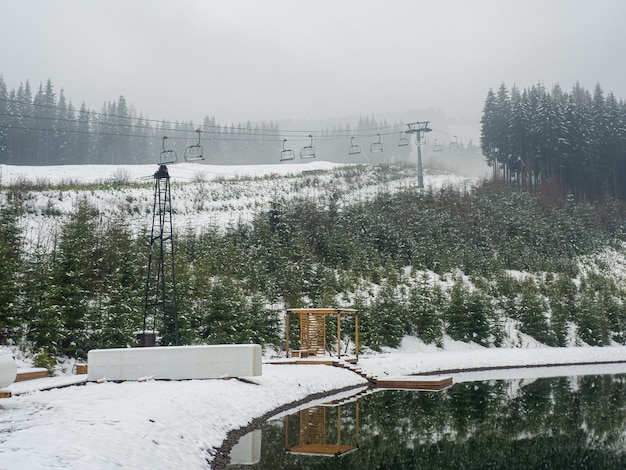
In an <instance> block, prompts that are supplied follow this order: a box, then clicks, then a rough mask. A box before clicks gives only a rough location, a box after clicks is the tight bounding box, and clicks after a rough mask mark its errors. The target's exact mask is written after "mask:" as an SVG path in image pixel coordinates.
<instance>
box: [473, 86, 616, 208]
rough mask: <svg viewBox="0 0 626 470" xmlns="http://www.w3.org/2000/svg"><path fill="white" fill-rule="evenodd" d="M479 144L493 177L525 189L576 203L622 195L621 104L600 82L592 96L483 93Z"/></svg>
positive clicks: (580, 92)
mask: <svg viewBox="0 0 626 470" xmlns="http://www.w3.org/2000/svg"><path fill="white" fill-rule="evenodd" d="M481 122H482V134H481V145H482V149H483V153H484V155H485V157H486V158H487V161H488V163H489V164H490V165H491V166H492V167H493V174H494V176H495V177H498V178H502V179H505V180H507V181H512V182H515V184H517V185H518V186H520V187H522V188H524V189H525V190H528V191H534V190H537V189H539V188H542V189H544V190H545V191H548V192H562V191H567V192H568V193H569V194H572V195H573V196H574V197H575V198H576V199H577V200H589V201H595V200H598V199H601V198H605V197H608V198H616V199H619V200H622V201H623V200H624V199H625V197H626V186H625V182H626V158H625V156H626V103H624V101H623V99H618V98H617V97H616V96H615V95H613V93H611V92H609V93H608V94H607V95H606V96H605V93H604V91H603V90H602V87H601V86H600V84H598V85H596V87H595V88H594V90H593V93H590V92H589V91H588V90H585V89H584V88H583V87H582V86H580V85H579V84H576V85H575V86H574V88H573V89H572V91H571V92H570V93H567V92H565V91H563V90H562V89H561V87H560V86H559V85H558V84H557V85H555V86H554V87H553V89H552V90H551V91H547V90H546V89H545V87H544V86H543V85H535V86H533V87H530V88H528V89H524V90H519V89H518V88H517V87H515V86H514V87H512V89H511V90H510V91H509V90H508V89H507V87H506V86H505V85H504V84H502V85H501V86H500V88H499V90H498V91H497V92H494V91H493V90H489V92H488V94H487V98H486V100H485V105H484V110H483V116H482V120H481Z"/></svg>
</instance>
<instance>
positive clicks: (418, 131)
mask: <svg viewBox="0 0 626 470" xmlns="http://www.w3.org/2000/svg"><path fill="white" fill-rule="evenodd" d="M429 122H430V121H418V122H410V123H408V124H407V125H406V127H407V129H406V131H404V132H405V133H407V134H415V145H416V146H417V187H418V188H420V189H421V188H423V187H424V170H423V168H422V133H426V132H430V131H432V129H430V128H429V127H428V123H429Z"/></svg>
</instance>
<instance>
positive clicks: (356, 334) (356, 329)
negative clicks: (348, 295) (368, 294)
mask: <svg viewBox="0 0 626 470" xmlns="http://www.w3.org/2000/svg"><path fill="white" fill-rule="evenodd" d="M354 343H355V351H356V358H357V360H358V359H359V313H358V312H356V313H355V314H354Z"/></svg>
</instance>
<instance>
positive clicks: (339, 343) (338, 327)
mask: <svg viewBox="0 0 626 470" xmlns="http://www.w3.org/2000/svg"><path fill="white" fill-rule="evenodd" d="M337 358H338V359H341V313H339V312H337Z"/></svg>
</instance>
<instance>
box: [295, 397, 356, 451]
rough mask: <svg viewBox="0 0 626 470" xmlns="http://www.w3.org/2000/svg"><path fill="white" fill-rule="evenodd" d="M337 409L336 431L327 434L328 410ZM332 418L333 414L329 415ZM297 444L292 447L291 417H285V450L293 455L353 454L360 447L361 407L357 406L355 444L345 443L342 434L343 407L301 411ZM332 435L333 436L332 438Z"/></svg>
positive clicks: (315, 408)
mask: <svg viewBox="0 0 626 470" xmlns="http://www.w3.org/2000/svg"><path fill="white" fill-rule="evenodd" d="M333 408H335V409H336V417H335V418H334V419H335V420H336V421H337V427H336V429H334V430H332V431H333V432H331V433H327V430H328V429H327V410H332V409H333ZM329 414H330V415H331V416H332V413H329ZM298 417H299V421H300V422H299V426H298V436H297V443H296V444H295V445H290V438H289V419H290V417H289V416H285V449H287V452H289V453H292V454H304V455H321V456H335V457H336V456H339V455H344V454H347V453H349V452H353V451H355V450H356V449H357V448H358V445H359V405H358V403H357V404H356V422H355V426H356V429H355V436H354V440H355V442H354V443H353V444H349V443H345V442H343V443H342V441H344V438H343V437H342V434H341V406H335V407H333V406H323V405H322V406H314V407H311V408H306V409H304V410H300V412H299V413H298ZM331 423H332V418H331ZM329 424H330V423H329ZM330 434H333V436H332V437H331V435H330Z"/></svg>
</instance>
